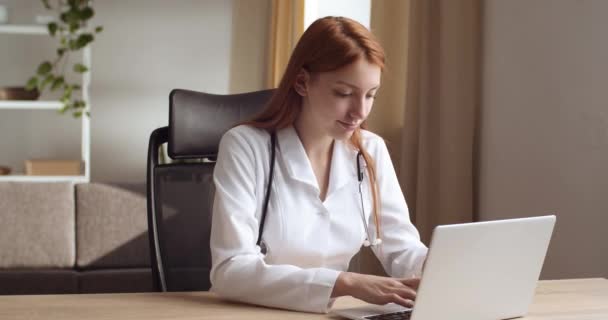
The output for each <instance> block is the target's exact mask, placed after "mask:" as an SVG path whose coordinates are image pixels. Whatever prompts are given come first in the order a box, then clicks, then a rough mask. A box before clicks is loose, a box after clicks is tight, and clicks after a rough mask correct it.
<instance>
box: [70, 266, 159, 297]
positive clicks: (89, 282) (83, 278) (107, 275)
mask: <svg viewBox="0 0 608 320" xmlns="http://www.w3.org/2000/svg"><path fill="white" fill-rule="evenodd" d="M151 291H155V290H154V285H153V283H152V271H150V268H132V269H107V270H91V271H83V272H80V273H79V274H78V292H80V293H113V292H151Z"/></svg>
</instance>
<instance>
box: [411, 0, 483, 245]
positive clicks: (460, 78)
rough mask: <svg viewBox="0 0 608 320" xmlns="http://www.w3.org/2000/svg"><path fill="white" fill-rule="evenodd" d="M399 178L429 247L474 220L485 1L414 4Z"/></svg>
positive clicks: (430, 0) (414, 0)
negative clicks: (441, 231) (437, 234)
mask: <svg viewBox="0 0 608 320" xmlns="http://www.w3.org/2000/svg"><path fill="white" fill-rule="evenodd" d="M408 20H409V45H408V51H407V64H408V69H407V74H406V101H405V109H404V123H403V133H402V134H403V140H402V148H401V170H400V180H401V182H402V185H403V187H404V193H405V194H406V199H407V201H408V204H409V207H410V212H411V215H412V220H413V221H414V223H415V224H416V226H417V227H418V230H419V231H420V232H421V235H422V238H423V240H424V241H425V242H426V243H427V244H428V241H429V240H430V236H431V233H432V230H433V228H434V227H435V226H437V225H439V224H449V223H459V222H470V221H474V220H475V215H476V213H475V203H476V199H475V195H476V192H475V186H476V183H475V181H476V176H475V174H476V172H477V168H476V166H477V163H476V159H477V157H476V152H477V148H476V146H477V125H478V118H479V103H480V66H481V61H480V58H481V55H480V40H481V30H480V28H481V2H480V0H459V1H453V0H410V10H409V19H408Z"/></svg>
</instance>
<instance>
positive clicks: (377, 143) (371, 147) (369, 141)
mask: <svg viewBox="0 0 608 320" xmlns="http://www.w3.org/2000/svg"><path fill="white" fill-rule="evenodd" d="M361 143H362V145H363V148H365V150H367V152H369V153H370V154H377V153H378V152H382V151H383V149H386V143H385V142H384V139H382V137H380V136H379V135H377V134H375V133H373V132H371V131H369V130H365V129H361Z"/></svg>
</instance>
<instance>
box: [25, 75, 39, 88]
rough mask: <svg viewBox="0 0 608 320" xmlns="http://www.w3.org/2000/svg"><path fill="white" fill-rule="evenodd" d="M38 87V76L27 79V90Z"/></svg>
mask: <svg viewBox="0 0 608 320" xmlns="http://www.w3.org/2000/svg"><path fill="white" fill-rule="evenodd" d="M36 87H38V77H31V78H30V79H29V80H28V81H27V84H26V85H25V89H26V90H27V91H32V90H34V89H36Z"/></svg>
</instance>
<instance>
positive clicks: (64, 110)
mask: <svg viewBox="0 0 608 320" xmlns="http://www.w3.org/2000/svg"><path fill="white" fill-rule="evenodd" d="M69 108H70V105H69V104H68V103H67V102H65V101H64V102H63V107H61V109H59V113H61V114H64V113H65V112H66V111H68V109H69Z"/></svg>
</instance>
